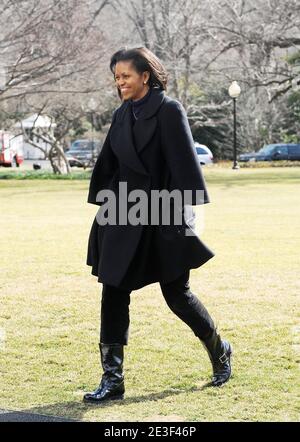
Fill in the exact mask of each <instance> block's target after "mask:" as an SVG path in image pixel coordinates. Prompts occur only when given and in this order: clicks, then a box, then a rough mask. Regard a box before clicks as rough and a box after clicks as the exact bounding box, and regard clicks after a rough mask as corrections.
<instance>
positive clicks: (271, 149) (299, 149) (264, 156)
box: [239, 143, 300, 162]
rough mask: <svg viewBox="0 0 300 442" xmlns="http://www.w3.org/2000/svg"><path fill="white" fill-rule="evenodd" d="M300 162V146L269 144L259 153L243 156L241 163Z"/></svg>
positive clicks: (240, 159) (240, 158)
mask: <svg viewBox="0 0 300 442" xmlns="http://www.w3.org/2000/svg"><path fill="white" fill-rule="evenodd" d="M277 160H290V161H295V160H296V161H300V144H291V143H289V144H284V143H277V144H267V145H265V146H264V147H262V148H261V149H260V150H259V151H258V152H249V153H245V154H241V155H240V156H239V161H244V162H247V161H277Z"/></svg>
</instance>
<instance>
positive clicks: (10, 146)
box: [0, 131, 24, 167]
mask: <svg viewBox="0 0 300 442" xmlns="http://www.w3.org/2000/svg"><path fill="white" fill-rule="evenodd" d="M23 160H24V155H23V137H22V136H20V135H18V136H15V135H13V134H11V133H9V132H4V131H0V166H8V167H12V166H16V167H19V165H20V164H22V163H23Z"/></svg>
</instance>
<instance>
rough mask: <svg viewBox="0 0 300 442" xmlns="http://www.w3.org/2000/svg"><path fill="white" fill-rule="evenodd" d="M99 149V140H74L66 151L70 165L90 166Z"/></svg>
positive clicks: (93, 162)
mask: <svg viewBox="0 0 300 442" xmlns="http://www.w3.org/2000/svg"><path fill="white" fill-rule="evenodd" d="M100 149H101V143H100V141H91V140H76V141H74V142H73V143H72V144H71V147H70V149H69V150H68V151H67V152H66V157H67V160H68V161H69V164H70V166H71V167H73V166H77V167H83V168H86V167H92V166H93V165H94V164H95V161H96V159H97V157H98V155H99V152H100Z"/></svg>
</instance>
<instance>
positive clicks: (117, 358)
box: [83, 343, 125, 403]
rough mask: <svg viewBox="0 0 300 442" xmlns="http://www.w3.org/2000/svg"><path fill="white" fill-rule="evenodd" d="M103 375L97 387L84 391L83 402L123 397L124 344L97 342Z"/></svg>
mask: <svg viewBox="0 0 300 442" xmlns="http://www.w3.org/2000/svg"><path fill="white" fill-rule="evenodd" d="M99 348H100V355H101V365H102V368H103V375H102V379H101V382H100V385H99V387H98V388H97V389H96V390H95V391H93V392H91V393H86V394H85V395H84V397H83V400H84V401H85V402H92V403H99V402H102V401H106V400H113V399H123V397H124V393H125V387H124V376H123V360H124V346H123V345H121V344H102V343H100V344H99Z"/></svg>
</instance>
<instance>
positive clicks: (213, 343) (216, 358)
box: [201, 329, 232, 387]
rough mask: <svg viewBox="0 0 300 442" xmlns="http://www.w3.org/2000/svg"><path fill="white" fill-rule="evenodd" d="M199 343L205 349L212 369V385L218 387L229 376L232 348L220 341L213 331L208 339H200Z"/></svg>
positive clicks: (227, 343) (225, 342)
mask: <svg viewBox="0 0 300 442" xmlns="http://www.w3.org/2000/svg"><path fill="white" fill-rule="evenodd" d="M201 342H202V344H203V346H204V348H205V349H206V351H207V353H208V356H209V358H210V361H211V363H212V367H213V378H212V383H211V384H212V385H213V386H214V387H220V386H221V385H222V384H224V383H225V382H227V381H228V380H229V378H230V376H231V361H230V358H231V355H232V347H231V345H230V344H229V342H227V341H224V340H222V339H221V337H220V335H219V334H218V333H217V329H215V330H214V331H213V332H212V334H211V335H210V336H209V337H208V338H204V339H203V338H202V339H201Z"/></svg>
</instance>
